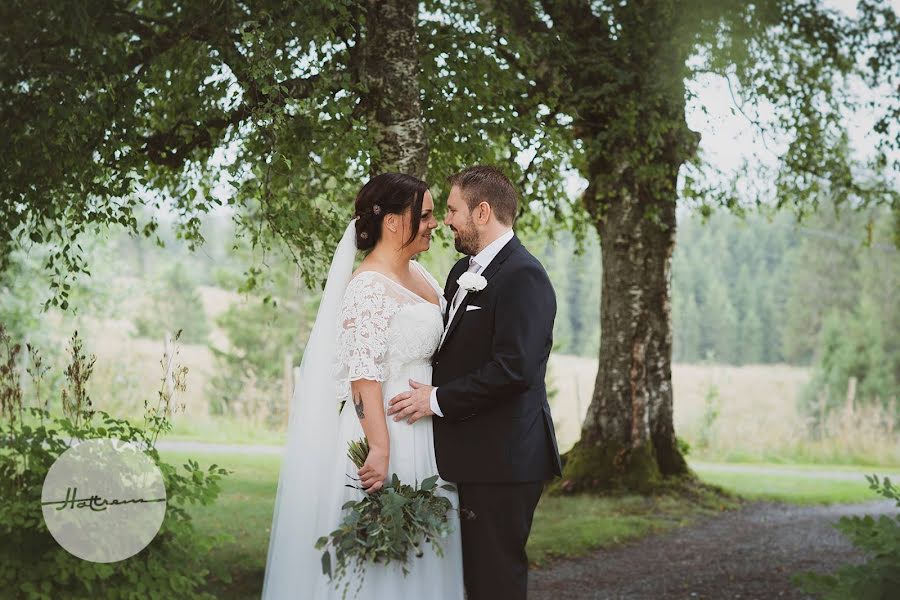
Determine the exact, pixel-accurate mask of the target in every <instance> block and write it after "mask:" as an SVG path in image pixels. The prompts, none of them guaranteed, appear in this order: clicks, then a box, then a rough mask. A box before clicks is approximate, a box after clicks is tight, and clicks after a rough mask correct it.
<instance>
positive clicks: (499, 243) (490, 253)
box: [429, 229, 513, 417]
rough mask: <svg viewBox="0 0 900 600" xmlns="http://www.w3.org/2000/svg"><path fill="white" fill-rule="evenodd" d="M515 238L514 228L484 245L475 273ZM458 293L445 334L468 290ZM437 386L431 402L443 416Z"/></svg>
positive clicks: (478, 257) (478, 255)
mask: <svg viewBox="0 0 900 600" xmlns="http://www.w3.org/2000/svg"><path fill="white" fill-rule="evenodd" d="M512 238H513V230H512V229H510V230H508V231H507V232H506V233H504V234H503V235H501V236H500V237H498V238H497V239H496V240H494V241H493V242H491V243H490V244H488V245H487V246H485V247H484V249H483V250H482V251H481V252H479V253H478V254H476V255H475V257H474V258H472V259H471V262H473V263H476V264H478V267H479V268H478V269H477V270H475V271H473V272H474V273H482V272H483V271H484V270H485V269H487V267H488V265H489V264H491V261H492V260H494V257H495V256H497V254H498V253H499V252H500V250H502V249H503V247H504V246H505V245H506V244H508V243H509V240H511V239H512ZM457 292H458V293H462V296H460V298H459V301H458V302H455V303H454V302H453V298H451V299H450V304H449V305H448V306H447V310H449V311H450V315H449V316H448V317H447V328H445V329H444V335H447V329H448V328H449V327H450V323H452V322H453V317H454V315H456V309H457V308H458V307H459V306H461V305H462V302H463V298H465V296H466V294H467V293H468V292H466V291H465V290H461V291H460V290H457ZM443 343H444V339H443V338H441V344H443ZM437 390H438V389H437V388H434V389H432V390H431V398H430V401H429V404H430V405H431V412H433V413H434V414H435V415H436V416H438V417H443V416H444V413H443V412H441V407H440V406H438V401H437Z"/></svg>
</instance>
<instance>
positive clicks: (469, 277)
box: [456, 272, 487, 293]
mask: <svg viewBox="0 0 900 600" xmlns="http://www.w3.org/2000/svg"><path fill="white" fill-rule="evenodd" d="M456 283H458V284H459V287H461V288H462V289H464V290H466V291H467V292H469V293H471V292H480V291H481V290H483V289H484V288H486V287H487V279H485V278H484V277H482V276H481V275H478V274H477V273H469V272H466V273H463V274H462V275H460V276H459V279H457V280H456Z"/></svg>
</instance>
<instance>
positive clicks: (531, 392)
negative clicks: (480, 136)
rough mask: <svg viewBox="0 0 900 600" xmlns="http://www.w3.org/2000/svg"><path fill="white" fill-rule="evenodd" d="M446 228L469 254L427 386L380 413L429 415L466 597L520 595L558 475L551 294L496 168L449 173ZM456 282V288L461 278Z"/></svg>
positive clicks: (508, 185) (451, 294)
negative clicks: (458, 536) (450, 493)
mask: <svg viewBox="0 0 900 600" xmlns="http://www.w3.org/2000/svg"><path fill="white" fill-rule="evenodd" d="M449 182H450V185H451V189H450V195H449V196H448V198H447V217H446V218H445V219H444V224H446V225H449V226H450V229H451V230H452V231H453V234H454V237H455V242H456V249H457V250H458V251H459V252H462V253H463V254H466V255H467V256H466V257H464V258H463V259H461V260H460V261H459V262H457V263H456V265H455V266H454V267H453V269H452V270H451V271H450V275H449V276H448V278H447V284H446V286H444V295H445V297H446V299H447V302H448V309H447V313H446V314H445V329H444V335H443V338H442V340H441V345H440V347H439V348H438V351H437V354H436V355H435V357H434V371H433V375H432V379H433V381H432V383H433V384H434V386H431V385H425V384H421V383H419V382H414V381H411V382H410V385H411V387H412V388H413V390H412V391H409V392H404V393H402V394H399V395H397V396H395V397H394V398H392V399H391V401H390V405H391V406H390V408H389V410H388V414H389V415H393V417H394V419H395V420H399V419H407V420H408V421H409V422H410V423H413V422H415V421H417V420H418V419H420V418H422V417H423V416H430V415H434V419H433V426H434V448H435V456H436V458H437V466H438V472H439V473H440V475H441V477H442V478H443V479H444V480H446V481H452V482H455V483H456V484H457V488H458V490H459V499H460V505H461V507H462V508H463V509H465V510H466V511H471V512H472V513H474V518H471V519H466V518H463V520H462V521H461V526H462V545H463V569H464V578H465V586H466V593H467V598H468V600H489V599H490V600H504V599H510V600H513V599H522V598H525V597H526V594H527V589H528V558H527V556H526V554H525V543H526V541H527V540H528V534H529V532H530V531H531V522H532V518H533V516H534V509H535V506H537V503H538V499H540V496H541V492H542V491H543V485H544V481H546V480H548V479H552V478H553V476H554V475H559V474H560V471H561V469H560V461H559V452H558V449H557V444H556V435H555V433H554V430H553V420H552V418H551V416H550V406H549V404H548V403H547V390H546V387H545V386H544V375H545V373H546V371H547V358H548V356H549V355H550V347H551V345H552V342H553V319H554V318H555V316H556V297H555V294H554V291H553V287H552V285H551V284H550V279H549V278H548V277H547V273H546V272H545V271H544V268H543V267H542V266H541V263H540V262H538V260H537V259H536V258H535V257H534V256H532V255H531V254H530V253H529V252H528V250H526V249H525V247H524V246H523V245H522V243H521V242H520V241H519V239H518V238H517V237H516V236H515V234H514V233H513V230H512V226H513V221H514V220H515V216H516V212H517V210H518V198H517V196H518V194H517V193H516V189H515V187H514V186H513V184H512V182H510V181H509V179H508V178H507V177H506V176H505V175H504V174H503V173H501V172H500V171H499V170H498V169H496V168H494V167H489V166H475V167H469V168H467V169H465V170H463V171H462V172H460V173H458V174H456V175H454V176H452V177H451V178H450V180H449ZM460 282H461V283H460Z"/></svg>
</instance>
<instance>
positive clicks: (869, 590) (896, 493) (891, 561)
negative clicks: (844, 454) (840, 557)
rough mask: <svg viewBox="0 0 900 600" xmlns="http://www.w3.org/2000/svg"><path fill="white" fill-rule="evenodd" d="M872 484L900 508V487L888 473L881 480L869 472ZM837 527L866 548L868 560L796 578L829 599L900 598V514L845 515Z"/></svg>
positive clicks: (803, 585)
mask: <svg viewBox="0 0 900 600" xmlns="http://www.w3.org/2000/svg"><path fill="white" fill-rule="evenodd" d="M866 479H868V481H869V488H871V489H872V490H875V491H876V492H878V493H879V494H881V495H882V496H884V497H885V498H888V499H889V500H894V501H895V502H896V503H897V508H898V509H900V488H897V487H895V486H894V485H893V484H892V483H891V480H890V479H888V478H887V477H885V478H884V480H883V481H879V479H878V476H877V475H871V476H868V475H867V476H866ZM835 528H836V529H838V530H839V531H841V532H842V533H843V534H844V535H846V536H847V537H848V538H850V541H851V542H853V545H854V546H856V547H857V548H859V549H860V550H863V551H865V552H866V553H867V554H868V555H869V557H868V561H867V562H865V563H864V564H861V565H847V566H844V567H842V568H840V569H839V570H838V571H837V572H836V573H835V574H833V575H822V574H819V573H810V572H807V573H801V574H798V575H795V576H794V582H795V583H797V584H798V585H800V586H801V587H802V588H803V589H804V590H805V591H806V592H808V593H811V594H818V595H821V596H822V597H823V598H825V599H826V600H837V599H843V598H859V599H871V600H890V599H892V598H900V514H897V515H892V516H888V515H881V516H880V517H878V519H875V518H873V517H871V516H869V515H866V516H862V517H842V518H841V520H840V521H838V523H836V524H835Z"/></svg>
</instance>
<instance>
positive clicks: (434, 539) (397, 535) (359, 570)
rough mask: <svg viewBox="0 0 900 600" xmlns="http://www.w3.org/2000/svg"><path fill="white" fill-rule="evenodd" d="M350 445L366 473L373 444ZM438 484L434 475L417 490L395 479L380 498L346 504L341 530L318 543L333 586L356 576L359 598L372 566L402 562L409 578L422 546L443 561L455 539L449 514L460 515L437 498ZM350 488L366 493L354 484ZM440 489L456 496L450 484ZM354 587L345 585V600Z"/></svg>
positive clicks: (350, 452) (355, 461) (371, 496)
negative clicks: (451, 537)
mask: <svg viewBox="0 0 900 600" xmlns="http://www.w3.org/2000/svg"><path fill="white" fill-rule="evenodd" d="M348 445H349V449H348V451H347V455H348V456H349V457H350V460H352V461H353V464H355V465H356V466H357V468H360V469H361V468H362V466H363V464H364V463H365V462H366V457H368V455H369V443H368V440H366V439H365V438H363V439H361V440H358V441H351V442H350V443H349V444H348ZM437 481H438V476H437V475H433V476H431V477H429V478H427V479H425V480H424V481H423V482H422V483H421V484H419V485H418V487H416V486H414V485H407V484H403V483H401V482H400V479H399V478H398V477H397V475H396V473H395V474H394V475H393V476H392V477H391V480H390V482H389V483H386V484H385V486H384V487H383V488H382V489H381V490H379V491H378V492H376V493H374V494H367V495H366V497H365V498H363V499H362V500H359V501H355V500H351V501H349V502H346V503H345V504H344V505H343V507H342V508H343V510H344V511H345V514H344V518H343V520H342V521H341V524H340V526H339V527H338V528H337V529H335V530H334V531H332V532H331V533H330V534H329V535H327V536H322V537H320V538H319V539H318V540H317V541H316V549H317V550H323V553H322V572H323V573H324V574H325V575H327V576H328V577H329V579H331V580H332V581H335V580H337V581H340V580H343V579H345V578H346V577H347V575H348V574H349V571H350V570H352V572H353V573H355V574H356V575H357V580H358V581H359V587H358V588H357V592H358V591H359V590H360V589H362V581H363V576H364V574H365V566H366V564H367V563H384V564H388V563H391V562H397V563H399V564H400V565H401V568H402V569H403V574H404V575H407V574H409V559H410V554H411V553H414V554H415V556H416V557H417V558H418V557H421V556H422V555H423V552H422V546H423V543H424V544H431V546H432V548H434V551H435V553H436V554H437V555H438V556H443V548H442V547H441V543H440V540H441V539H444V538H446V537H447V536H448V535H449V534H450V533H451V526H450V522H449V520H448V514H449V513H450V511H452V510H456V509H454V508H453V504H452V503H451V502H450V500H448V499H447V498H444V497H443V496H438V495H437V494H436V493H435V492H436V490H437V488H438V485H437ZM347 487H352V488H354V489H359V490H362V489H363V488H362V487H360V486H356V485H350V484H348V485H347ZM440 487H441V488H443V489H446V490H449V491H455V490H456V488H455V487H454V486H452V485H450V484H443V485H441V486H440ZM332 552H333V558H332ZM349 585H350V584H349V581H347V582H346V583H345V585H344V597H346V595H347V590H348V588H349Z"/></svg>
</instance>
